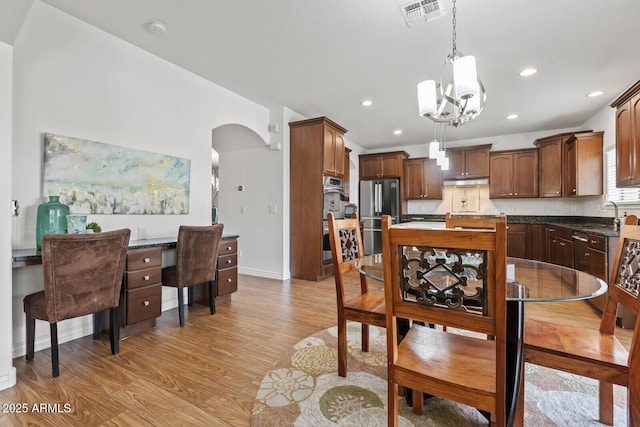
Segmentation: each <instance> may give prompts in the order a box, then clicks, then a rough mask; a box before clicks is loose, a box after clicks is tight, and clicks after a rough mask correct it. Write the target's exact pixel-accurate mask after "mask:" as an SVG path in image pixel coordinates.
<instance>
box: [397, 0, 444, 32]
mask: <svg viewBox="0 0 640 427" xmlns="http://www.w3.org/2000/svg"><path fill="white" fill-rule="evenodd" d="M400 10H401V11H402V16H404V21H405V22H406V23H407V26H410V25H411V24H412V23H414V22H417V21H422V22H427V21H431V20H433V19H436V18H439V17H441V16H444V9H442V6H441V5H440V2H439V1H438V0H420V1H412V2H409V3H405V4H403V5H402V6H400Z"/></svg>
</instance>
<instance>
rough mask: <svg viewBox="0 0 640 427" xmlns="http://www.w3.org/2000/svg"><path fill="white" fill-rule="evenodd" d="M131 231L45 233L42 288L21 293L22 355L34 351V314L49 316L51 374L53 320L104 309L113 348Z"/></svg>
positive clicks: (54, 361) (54, 351)
mask: <svg viewBox="0 0 640 427" xmlns="http://www.w3.org/2000/svg"><path fill="white" fill-rule="evenodd" d="M130 235H131V231H130V230H129V229H122V230H116V231H108V232H104V233H96V234H45V235H44V237H43V239H42V271H43V273H44V291H40V292H36V293H34V294H31V295H27V296H26V297H25V298H24V312H25V314H26V318H27V319H26V323H27V324H26V328H27V360H32V359H33V357H34V340H35V326H36V319H38V320H44V321H47V322H49V325H50V331H51V366H52V375H53V376H54V377H57V376H58V375H59V374H60V368H59V362H58V326H57V325H58V322H59V321H61V320H65V319H72V318H75V317H80V316H85V315H87V314H96V313H99V312H101V311H103V310H107V309H109V310H110V318H111V319H110V325H111V327H110V338H111V353H113V354H117V353H118V351H119V343H118V340H119V330H120V326H119V318H118V307H119V305H120V288H121V287H122V275H123V273H124V267H125V260H126V257H127V248H128V246H129V237H130Z"/></svg>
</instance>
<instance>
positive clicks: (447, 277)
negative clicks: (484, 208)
mask: <svg viewBox="0 0 640 427" xmlns="http://www.w3.org/2000/svg"><path fill="white" fill-rule="evenodd" d="M383 231H385V227H384V225H383ZM383 235H386V236H387V240H386V241H385V242H384V244H383V249H384V253H383V259H384V262H385V266H386V265H390V268H389V269H387V268H385V278H384V280H385V292H386V300H387V313H388V314H390V315H392V316H394V317H398V318H408V319H414V320H417V321H422V322H426V323H432V324H438V325H445V326H450V327H455V328H461V329H465V330H470V331H475V332H478V333H482V334H487V335H496V338H497V339H498V338H500V339H502V340H504V334H505V331H506V329H505V309H506V308H505V307H506V224H505V217H504V216H499V217H498V218H497V219H496V228H495V230H468V229H426V228H425V229H411V228H405V227H397V228H396V227H391V228H390V229H389V230H388V232H386V233H383ZM387 260H388V261H387ZM387 262H389V264H387ZM388 323H389V322H388Z"/></svg>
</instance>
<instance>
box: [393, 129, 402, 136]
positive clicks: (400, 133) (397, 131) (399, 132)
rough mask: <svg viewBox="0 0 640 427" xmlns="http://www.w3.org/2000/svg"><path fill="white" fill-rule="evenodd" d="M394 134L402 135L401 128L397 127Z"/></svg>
mask: <svg viewBox="0 0 640 427" xmlns="http://www.w3.org/2000/svg"><path fill="white" fill-rule="evenodd" d="M393 134H394V135H402V130H401V129H396V130H394V131H393Z"/></svg>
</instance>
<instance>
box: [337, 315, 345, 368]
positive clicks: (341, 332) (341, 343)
mask: <svg viewBox="0 0 640 427" xmlns="http://www.w3.org/2000/svg"><path fill="white" fill-rule="evenodd" d="M339 317H340V316H339ZM338 375H340V376H341V377H346V376H347V322H346V320H344V318H343V319H338Z"/></svg>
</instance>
